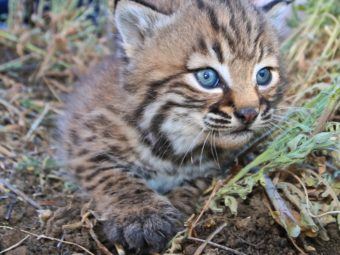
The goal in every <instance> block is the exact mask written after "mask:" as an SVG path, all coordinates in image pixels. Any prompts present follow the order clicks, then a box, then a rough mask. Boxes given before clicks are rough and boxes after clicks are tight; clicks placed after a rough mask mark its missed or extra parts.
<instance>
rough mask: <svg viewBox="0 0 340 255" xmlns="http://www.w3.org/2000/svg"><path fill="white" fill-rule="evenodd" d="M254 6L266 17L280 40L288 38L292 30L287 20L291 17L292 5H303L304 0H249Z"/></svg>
mask: <svg viewBox="0 0 340 255" xmlns="http://www.w3.org/2000/svg"><path fill="white" fill-rule="evenodd" d="M250 1H251V2H252V3H253V4H254V5H256V6H257V7H259V8H261V9H262V10H263V11H264V12H265V13H266V14H267V16H268V18H269V20H270V21H271V22H272V25H273V26H274V27H275V28H276V30H277V32H278V35H279V36H280V38H281V39H285V38H286V37H288V36H289V35H290V34H291V32H292V29H291V27H289V25H288V20H289V19H290V18H292V17H293V15H294V13H293V3H294V2H295V3H294V4H303V3H304V2H305V0H296V1H294V0H250Z"/></svg>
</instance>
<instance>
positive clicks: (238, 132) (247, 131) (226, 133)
mask: <svg viewBox="0 0 340 255" xmlns="http://www.w3.org/2000/svg"><path fill="white" fill-rule="evenodd" d="M253 133H254V131H253V130H250V129H248V128H240V129H237V130H234V131H220V132H217V134H218V135H219V136H230V135H232V136H246V135H252V134H253Z"/></svg>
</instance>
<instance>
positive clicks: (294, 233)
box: [264, 174, 301, 237]
mask: <svg viewBox="0 0 340 255" xmlns="http://www.w3.org/2000/svg"><path fill="white" fill-rule="evenodd" d="M264 180H265V185H264V188H265V190H266V193H267V195H268V198H269V200H270V202H271V203H272V205H273V206H274V208H275V210H276V211H277V212H279V213H278V219H279V222H280V225H282V226H283V227H284V228H285V229H286V231H287V233H288V236H291V237H298V236H299V235H300V233H301V228H300V226H299V224H298V223H297V221H296V219H295V218H294V216H293V214H292V213H291V211H290V210H289V208H288V207H287V205H286V203H285V202H284V200H283V199H282V197H281V195H280V194H279V192H278V191H277V189H276V187H275V186H274V184H273V183H272V181H271V179H270V178H269V177H268V176H267V175H266V174H264Z"/></svg>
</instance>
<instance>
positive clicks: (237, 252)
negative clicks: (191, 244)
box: [188, 237, 247, 255]
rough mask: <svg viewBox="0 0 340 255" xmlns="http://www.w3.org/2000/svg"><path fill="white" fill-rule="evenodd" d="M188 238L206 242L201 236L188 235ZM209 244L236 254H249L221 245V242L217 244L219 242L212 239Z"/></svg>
mask: <svg viewBox="0 0 340 255" xmlns="http://www.w3.org/2000/svg"><path fill="white" fill-rule="evenodd" d="M188 240H191V241H196V242H201V243H204V242H205V240H203V239H200V238H196V237H188ZM207 244H209V245H211V246H214V247H216V248H219V249H221V250H225V251H229V252H232V253H234V254H236V255H247V254H245V253H243V252H240V251H237V250H234V249H232V248H229V247H227V246H224V245H220V244H217V243H214V242H211V241H209V242H207Z"/></svg>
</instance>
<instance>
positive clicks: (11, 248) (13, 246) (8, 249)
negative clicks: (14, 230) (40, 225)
mask: <svg viewBox="0 0 340 255" xmlns="http://www.w3.org/2000/svg"><path fill="white" fill-rule="evenodd" d="M29 237H30V235H27V236H25V237H24V238H23V239H22V240H20V241H19V242H17V243H16V244H13V245H12V246H10V247H8V248H7V249H4V250H3V251H0V254H4V253H6V252H8V251H10V250H13V249H15V248H17V247H18V246H20V244H22V243H23V242H25V241H26V239H27V238H29Z"/></svg>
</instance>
